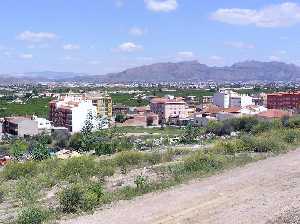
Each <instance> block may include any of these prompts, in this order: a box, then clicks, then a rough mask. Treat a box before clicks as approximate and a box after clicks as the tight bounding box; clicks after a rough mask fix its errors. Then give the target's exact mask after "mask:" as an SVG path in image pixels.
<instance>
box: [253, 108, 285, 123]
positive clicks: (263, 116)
mask: <svg viewBox="0 0 300 224" xmlns="http://www.w3.org/2000/svg"><path fill="white" fill-rule="evenodd" d="M285 116H291V114H290V113H289V112H287V111H284V110H278V109H268V110H267V111H264V112H261V113H259V114H257V115H256V117H257V118H258V119H260V120H269V121H272V120H275V119H280V118H283V117H285Z"/></svg>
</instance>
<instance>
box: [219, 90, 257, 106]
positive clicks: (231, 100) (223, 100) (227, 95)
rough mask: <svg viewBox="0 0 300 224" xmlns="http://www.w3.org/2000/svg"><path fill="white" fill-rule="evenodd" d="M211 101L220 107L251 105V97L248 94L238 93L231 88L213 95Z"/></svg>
mask: <svg viewBox="0 0 300 224" xmlns="http://www.w3.org/2000/svg"><path fill="white" fill-rule="evenodd" d="M213 102H214V104H215V105H216V106H218V107H221V108H229V107H246V106H249V105H253V101H252V97H251V96H248V95H242V94H238V93H236V92H233V91H231V90H221V91H219V92H216V93H215V94H214V96H213Z"/></svg>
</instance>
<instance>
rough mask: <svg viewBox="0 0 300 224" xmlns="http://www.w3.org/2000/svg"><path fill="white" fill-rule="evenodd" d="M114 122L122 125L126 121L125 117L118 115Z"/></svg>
mask: <svg viewBox="0 0 300 224" xmlns="http://www.w3.org/2000/svg"><path fill="white" fill-rule="evenodd" d="M115 121H116V122H118V123H123V122H125V121H126V116H125V115H124V114H122V113H118V114H117V115H116V118H115Z"/></svg>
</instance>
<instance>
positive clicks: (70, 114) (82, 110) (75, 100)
mask: <svg viewBox="0 0 300 224" xmlns="http://www.w3.org/2000/svg"><path fill="white" fill-rule="evenodd" d="M49 107H50V112H49V120H50V121H52V123H53V125H54V126H55V127H66V128H68V130H69V131H70V132H71V133H76V132H80V131H81V130H82V128H83V127H84V124H85V121H86V120H87V118H88V116H89V115H92V118H93V124H94V125H95V126H96V122H97V121H96V118H97V107H96V106H95V105H94V103H93V101H92V100H90V99H86V98H83V97H78V96H66V97H63V98H60V99H59V100H53V101H51V102H50V103H49Z"/></svg>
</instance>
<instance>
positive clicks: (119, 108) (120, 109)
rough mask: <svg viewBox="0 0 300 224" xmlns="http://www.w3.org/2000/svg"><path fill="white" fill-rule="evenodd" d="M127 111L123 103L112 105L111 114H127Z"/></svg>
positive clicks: (127, 108)
mask: <svg viewBox="0 0 300 224" xmlns="http://www.w3.org/2000/svg"><path fill="white" fill-rule="evenodd" d="M128 113H129V107H128V106H124V105H120V104H118V105H114V106H113V116H116V115H117V114H123V115H127V114H128Z"/></svg>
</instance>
